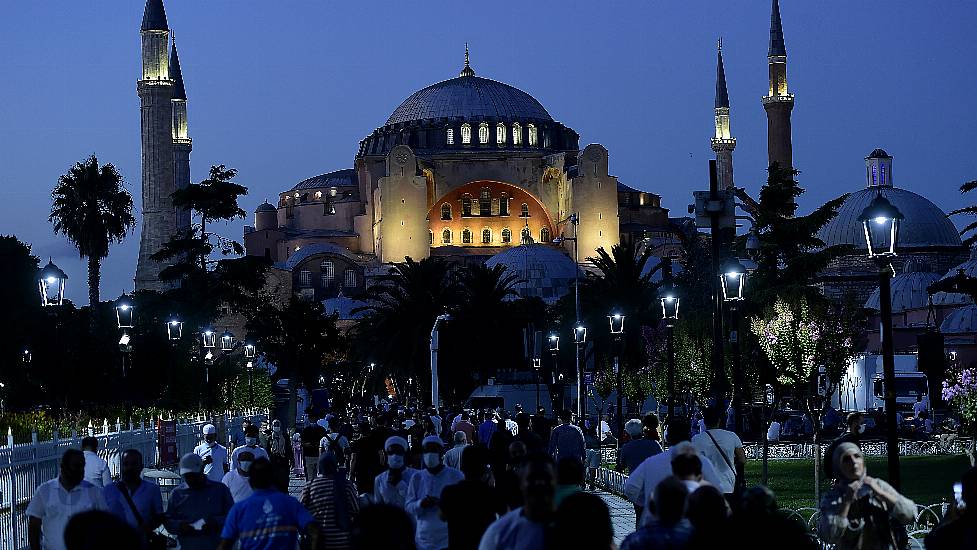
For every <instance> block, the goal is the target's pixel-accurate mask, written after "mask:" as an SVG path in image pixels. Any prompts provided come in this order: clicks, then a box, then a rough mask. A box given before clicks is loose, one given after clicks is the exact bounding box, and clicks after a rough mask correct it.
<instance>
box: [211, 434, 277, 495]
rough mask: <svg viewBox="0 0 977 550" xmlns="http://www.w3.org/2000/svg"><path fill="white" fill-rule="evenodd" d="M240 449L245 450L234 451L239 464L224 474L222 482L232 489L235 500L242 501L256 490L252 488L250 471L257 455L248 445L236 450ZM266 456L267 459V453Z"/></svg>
mask: <svg viewBox="0 0 977 550" xmlns="http://www.w3.org/2000/svg"><path fill="white" fill-rule="evenodd" d="M238 449H244V450H243V451H241V452H240V453H237V452H235V453H234V454H235V455H236V457H237V466H236V467H235V468H234V469H233V470H231V471H230V472H227V473H226V474H224V478H223V479H221V483H223V484H224V485H227V488H228V489H230V490H231V498H233V499H234V502H241V501H242V500H244V499H246V498H248V497H249V496H251V493H253V492H254V491H253V490H252V489H251V479H250V477H249V474H248V472H249V471H250V470H251V464H253V463H254V461H255V458H256V457H255V456H254V454H252V453H251V451H250V450H249V449H248V448H247V447H238V448H237V449H235V451H237V450H238ZM262 450H264V449H262ZM264 458H266V459H267V458H268V455H267V454H266V455H265V457H264Z"/></svg>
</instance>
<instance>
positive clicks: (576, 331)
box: [573, 323, 587, 426]
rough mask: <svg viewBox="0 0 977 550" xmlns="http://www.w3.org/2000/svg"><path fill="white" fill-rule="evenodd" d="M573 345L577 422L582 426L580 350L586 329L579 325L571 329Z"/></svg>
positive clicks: (584, 391) (584, 412) (584, 408)
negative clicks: (575, 360)
mask: <svg viewBox="0 0 977 550" xmlns="http://www.w3.org/2000/svg"><path fill="white" fill-rule="evenodd" d="M573 344H574V346H575V349H574V352H575V353H576V358H577V422H580V425H581V426H583V425H584V423H585V422H586V420H587V388H586V385H585V384H584V375H583V367H582V366H581V364H580V348H581V347H582V346H584V345H586V344H587V327H585V326H583V325H582V324H581V323H577V324H576V326H574V327H573Z"/></svg>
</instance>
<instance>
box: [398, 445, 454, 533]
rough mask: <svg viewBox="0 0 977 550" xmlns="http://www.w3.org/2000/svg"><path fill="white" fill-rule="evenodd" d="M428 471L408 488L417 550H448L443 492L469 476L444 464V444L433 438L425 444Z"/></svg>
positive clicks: (418, 476) (423, 452)
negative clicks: (442, 456)
mask: <svg viewBox="0 0 977 550" xmlns="http://www.w3.org/2000/svg"><path fill="white" fill-rule="evenodd" d="M421 451H422V455H421V460H422V463H423V466H424V469H423V470H421V471H419V472H418V473H417V474H416V475H414V477H413V478H411V480H410V484H409V486H408V488H407V502H406V509H407V513H408V514H410V515H411V516H412V517H413V518H414V520H415V523H416V524H417V531H416V534H415V536H414V543H415V544H416V545H417V550H441V549H443V548H447V547H448V524H447V523H445V521H444V520H443V519H442V518H441V514H440V509H441V491H443V490H444V488H445V487H447V486H449V485H454V484H455V483H458V482H459V481H461V480H462V479H464V478H465V475H464V474H462V473H461V471H460V470H457V469H455V468H449V467H447V466H445V465H444V464H442V463H441V455H442V454H443V453H444V443H443V442H442V441H441V438H440V437H437V436H434V435H429V436H427V437H425V438H424V440H423V441H422V442H421Z"/></svg>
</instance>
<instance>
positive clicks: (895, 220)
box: [858, 190, 905, 490]
mask: <svg viewBox="0 0 977 550" xmlns="http://www.w3.org/2000/svg"><path fill="white" fill-rule="evenodd" d="M904 218H905V216H903V215H902V212H899V209H898V208H896V207H895V206H894V205H893V204H892V203H891V202H889V201H888V200H887V199H886V198H885V197H883V196H882V192H881V190H880V191H879V194H878V195H876V196H875V198H874V199H872V202H870V203H869V205H868V206H867V207H865V210H863V211H862V213H861V215H860V216H858V221H860V222H862V228H863V229H864V232H865V245H866V247H867V248H868V257H869V259H873V260H875V261H876V263H877V264H878V266H879V309H880V312H879V313H880V316H881V321H882V323H881V324H882V330H881V334H880V336H881V340H882V379H883V387H884V389H885V424H886V452H887V454H888V458H889V460H888V466H889V478H888V481H889V483H891V484H892V486H893V487H895V489H896V490H899V486H900V479H899V434H898V432H897V430H898V425H897V424H896V415H897V412H896V388H895V380H896V367H895V351H894V349H893V346H892V287H891V279H892V275H893V271H892V264H890V263H889V260H890V259H891V258H893V257H895V255H896V242H897V238H898V236H899V222H900V220H902V219H904Z"/></svg>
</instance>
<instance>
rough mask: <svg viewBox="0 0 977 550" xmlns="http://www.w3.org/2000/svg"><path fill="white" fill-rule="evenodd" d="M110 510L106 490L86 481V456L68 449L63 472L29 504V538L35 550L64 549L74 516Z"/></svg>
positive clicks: (43, 487)
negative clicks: (69, 522) (65, 534)
mask: <svg viewBox="0 0 977 550" xmlns="http://www.w3.org/2000/svg"><path fill="white" fill-rule="evenodd" d="M91 510H101V511H108V506H107V505H106V503H105V497H104V496H103V494H102V491H101V490H100V489H99V488H97V487H95V486H94V485H92V484H91V483H89V482H87V481H85V455H84V454H82V452H81V451H79V450H78V449H68V450H67V451H65V452H64V454H63V455H61V473H60V475H59V476H58V477H56V478H54V479H52V480H50V481H46V482H44V483H42V484H41V485H39V486H38V487H37V489H36V490H35V491H34V496H33V497H32V498H31V501H30V504H28V505H27V518H28V523H27V537H28V541H29V545H30V549H31V550H41V548H44V550H62V549H64V548H65V542H64V530H65V526H66V525H67V524H68V520H69V519H71V517H72V516H74V515H77V514H80V513H82V512H88V511H91Z"/></svg>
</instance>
